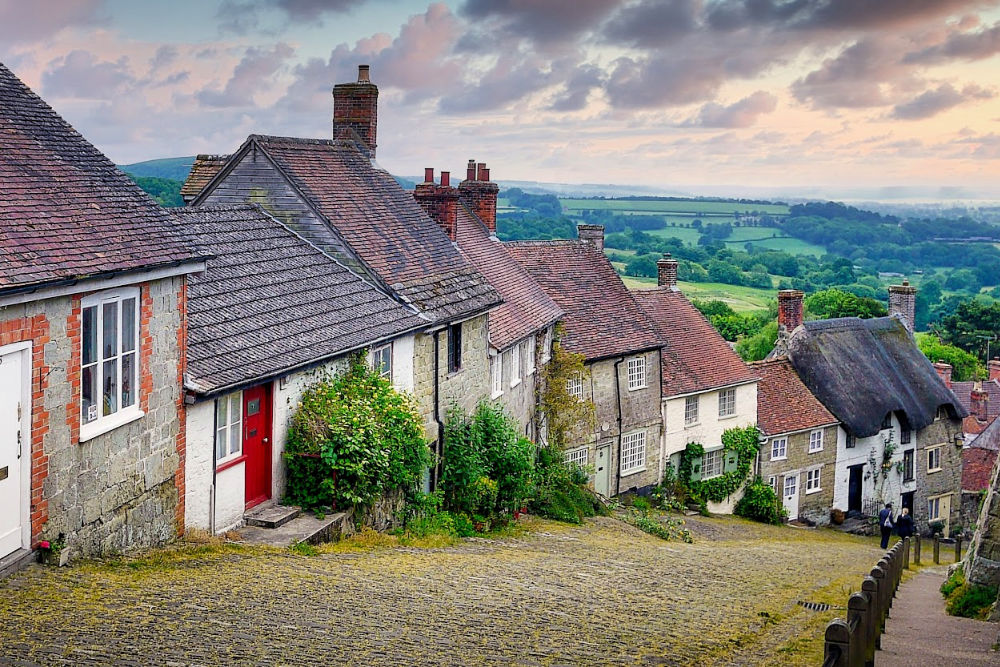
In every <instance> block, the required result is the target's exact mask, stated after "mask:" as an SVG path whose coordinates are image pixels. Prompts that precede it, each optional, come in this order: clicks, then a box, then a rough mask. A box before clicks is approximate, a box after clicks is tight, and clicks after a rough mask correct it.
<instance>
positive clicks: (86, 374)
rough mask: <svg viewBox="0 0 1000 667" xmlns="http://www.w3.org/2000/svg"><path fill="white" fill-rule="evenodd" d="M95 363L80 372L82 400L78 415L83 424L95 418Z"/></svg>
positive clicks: (96, 415) (96, 394)
mask: <svg viewBox="0 0 1000 667" xmlns="http://www.w3.org/2000/svg"><path fill="white" fill-rule="evenodd" d="M97 375H98V372H97V364H94V365H93V366H87V367H86V368H84V369H83V373H82V376H83V377H82V384H83V386H82V388H81V392H82V394H83V395H82V401H81V406H80V407H81V412H80V417H81V419H82V420H83V423H84V424H88V423H90V422H92V421H94V420H95V419H97V417H98V414H97V397H98V395H99V392H98V391H97Z"/></svg>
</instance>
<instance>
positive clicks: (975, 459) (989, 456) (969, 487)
mask: <svg viewBox="0 0 1000 667" xmlns="http://www.w3.org/2000/svg"><path fill="white" fill-rule="evenodd" d="M996 462H997V451H996V450H995V449H984V448H981V447H966V448H965V449H963V450H962V490H963V491H984V490H986V489H988V488H989V487H990V479H991V476H992V474H993V466H995V465H996Z"/></svg>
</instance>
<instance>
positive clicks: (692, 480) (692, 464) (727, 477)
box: [677, 425, 760, 504]
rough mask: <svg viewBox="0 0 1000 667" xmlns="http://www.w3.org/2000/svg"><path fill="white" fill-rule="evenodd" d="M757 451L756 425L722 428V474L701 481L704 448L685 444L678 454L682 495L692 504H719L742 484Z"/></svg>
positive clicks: (758, 432) (678, 473)
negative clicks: (683, 492)
mask: <svg viewBox="0 0 1000 667" xmlns="http://www.w3.org/2000/svg"><path fill="white" fill-rule="evenodd" d="M759 449H760V430H758V428H757V427H756V426H753V425H751V426H745V427H743V428H731V429H726V431H724V432H723V434H722V450H723V464H722V465H723V472H722V474H721V475H715V476H713V477H710V478H708V479H703V478H702V475H704V474H705V471H704V470H703V465H704V456H705V448H704V447H703V446H702V445H700V444H699V443H696V442H691V443H688V445H687V447H686V448H685V449H684V451H683V452H681V459H680V465H679V466H678V471H677V481H678V484H680V485H682V486H684V487H686V495H687V496H688V497H689V498H690V499H692V500H694V501H695V502H698V503H700V504H704V503H705V502H715V503H719V502H722V501H723V500H725V499H726V498H728V497H729V496H731V495H732V494H733V493H735V492H736V491H737V490H739V489H740V488H741V487H742V486H743V485H744V484H745V483H746V481H747V478H748V477H749V475H750V469H751V467H752V466H753V461H754V458H755V457H756V456H757V451H758V450H759Z"/></svg>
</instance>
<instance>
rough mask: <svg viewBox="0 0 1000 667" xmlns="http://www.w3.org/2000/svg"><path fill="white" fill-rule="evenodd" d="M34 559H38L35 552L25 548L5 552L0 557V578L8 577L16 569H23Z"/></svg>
mask: <svg viewBox="0 0 1000 667" xmlns="http://www.w3.org/2000/svg"><path fill="white" fill-rule="evenodd" d="M36 560H38V557H37V556H36V555H35V553H34V552H32V551H29V550H27V549H18V550H17V551H15V552H13V553H10V554H7V555H6V556H4V557H3V558H0V579H4V578H5V577H9V576H10V575H12V574H14V573H15V572H17V571H18V570H23V569H24V568H26V567H28V565H29V564H31V563H34V562H35V561H36Z"/></svg>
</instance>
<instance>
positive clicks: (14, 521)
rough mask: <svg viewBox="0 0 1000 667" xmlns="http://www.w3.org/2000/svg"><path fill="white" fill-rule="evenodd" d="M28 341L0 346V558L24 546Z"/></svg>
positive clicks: (28, 447)
mask: <svg viewBox="0 0 1000 667" xmlns="http://www.w3.org/2000/svg"><path fill="white" fill-rule="evenodd" d="M30 350H31V347H30V343H23V344H17V345H10V346H7V347H6V348H0V507H2V508H3V511H0V558H3V557H4V556H6V555H7V554H10V553H13V552H15V551H17V550H18V549H21V548H22V547H27V546H28V544H27V540H28V537H29V536H28V533H29V529H28V527H29V526H30V523H29V518H28V516H27V515H28V512H27V508H28V501H27V498H28V483H29V480H30V479H31V476H30V474H29V472H28V466H27V463H28V461H30V460H31V427H30V423H31V419H30V415H31V395H30V392H29V391H28V388H29V380H28V378H29V371H30V368H31V361H30Z"/></svg>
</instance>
